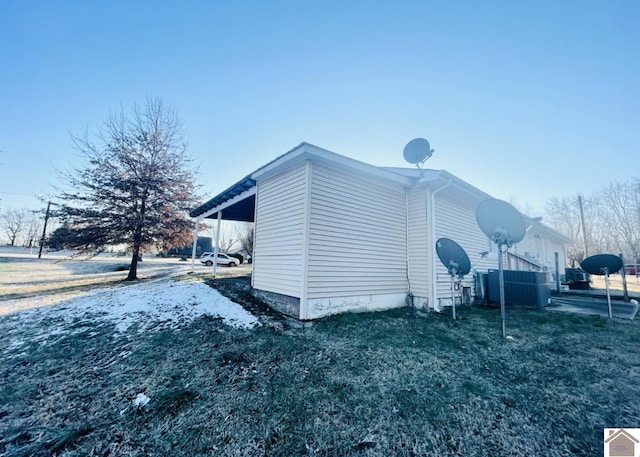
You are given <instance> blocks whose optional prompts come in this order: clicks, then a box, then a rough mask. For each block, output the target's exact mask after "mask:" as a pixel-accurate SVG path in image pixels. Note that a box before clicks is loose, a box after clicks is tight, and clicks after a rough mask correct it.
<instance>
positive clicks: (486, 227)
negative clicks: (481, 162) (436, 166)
mask: <svg viewBox="0 0 640 457" xmlns="http://www.w3.org/2000/svg"><path fill="white" fill-rule="evenodd" d="M476 221H477V222H478V226H479V227H480V230H482V231H483V233H484V234H485V235H487V237H489V239H490V240H491V241H493V242H494V243H495V244H496V246H497V247H498V278H499V282H500V314H501V317H502V336H503V337H506V336H507V318H506V312H505V305H504V269H503V266H502V254H503V253H504V252H507V250H508V249H509V248H510V247H511V246H513V245H514V244H516V243H518V242H520V241H522V239H523V238H524V235H525V233H526V227H525V224H524V219H522V215H521V214H520V212H519V211H518V210H517V209H515V208H514V207H513V206H512V205H510V204H509V203H507V202H505V201H502V200H496V199H489V200H485V201H483V202H482V203H480V204H479V205H478V208H477V209H476Z"/></svg>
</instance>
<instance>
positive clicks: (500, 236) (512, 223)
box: [476, 199, 526, 248]
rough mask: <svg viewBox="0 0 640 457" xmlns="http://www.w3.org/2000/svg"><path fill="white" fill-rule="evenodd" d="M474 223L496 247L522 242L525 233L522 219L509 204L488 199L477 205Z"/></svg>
mask: <svg viewBox="0 0 640 457" xmlns="http://www.w3.org/2000/svg"><path fill="white" fill-rule="evenodd" d="M476 221H478V226H479V227H480V230H482V231H483V232H484V234H485V235H487V236H488V237H489V238H490V239H491V241H493V242H494V243H496V244H497V245H498V246H503V245H506V246H507V248H509V247H511V246H512V245H514V244H515V243H518V242H519V241H522V239H523V238H524V235H525V233H526V227H525V224H524V219H523V218H522V215H521V214H520V212H519V211H518V210H517V209H515V208H514V207H513V206H511V205H510V204H509V203H507V202H505V201H502V200H496V199H490V200H485V201H483V202H482V203H480V204H479V205H478V208H477V209H476Z"/></svg>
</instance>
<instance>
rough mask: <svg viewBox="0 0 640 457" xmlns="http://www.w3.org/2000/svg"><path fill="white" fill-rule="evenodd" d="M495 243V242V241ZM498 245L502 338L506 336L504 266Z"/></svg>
mask: <svg viewBox="0 0 640 457" xmlns="http://www.w3.org/2000/svg"><path fill="white" fill-rule="evenodd" d="M496 244H497V243H496ZM497 246H498V283H499V284H500V318H501V319H502V338H506V337H507V312H506V310H505V305H504V266H503V262H502V255H503V252H502V246H503V245H500V244H497Z"/></svg>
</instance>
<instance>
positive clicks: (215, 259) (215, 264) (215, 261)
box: [211, 211, 222, 279]
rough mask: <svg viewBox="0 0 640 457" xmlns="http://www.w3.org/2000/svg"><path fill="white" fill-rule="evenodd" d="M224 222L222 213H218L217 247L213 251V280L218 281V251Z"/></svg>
mask: <svg viewBox="0 0 640 457" xmlns="http://www.w3.org/2000/svg"><path fill="white" fill-rule="evenodd" d="M221 222H222V211H218V220H217V223H216V247H215V248H214V249H213V271H212V272H211V274H212V275H213V279H216V272H217V271H218V249H219V246H220V243H219V241H220V223H221Z"/></svg>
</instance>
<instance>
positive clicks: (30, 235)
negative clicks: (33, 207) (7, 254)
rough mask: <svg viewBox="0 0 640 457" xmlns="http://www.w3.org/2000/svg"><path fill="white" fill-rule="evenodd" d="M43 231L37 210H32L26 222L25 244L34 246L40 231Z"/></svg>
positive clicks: (30, 246) (28, 246)
mask: <svg viewBox="0 0 640 457" xmlns="http://www.w3.org/2000/svg"><path fill="white" fill-rule="evenodd" d="M41 231H42V225H41V222H40V217H39V216H38V212H37V211H30V214H29V217H28V218H27V220H26V223H25V235H26V236H25V240H24V241H25V246H26V247H27V248H32V247H33V246H34V245H35V241H36V240H37V239H38V236H39V235H40V232H41Z"/></svg>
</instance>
